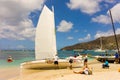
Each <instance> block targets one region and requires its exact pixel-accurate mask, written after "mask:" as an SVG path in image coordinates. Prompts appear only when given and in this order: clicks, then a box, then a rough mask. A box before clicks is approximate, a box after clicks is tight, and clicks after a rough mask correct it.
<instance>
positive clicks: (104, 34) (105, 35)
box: [94, 28, 120, 38]
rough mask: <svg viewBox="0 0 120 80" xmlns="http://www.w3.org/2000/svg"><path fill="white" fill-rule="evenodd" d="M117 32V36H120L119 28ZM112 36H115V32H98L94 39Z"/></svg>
mask: <svg viewBox="0 0 120 80" xmlns="http://www.w3.org/2000/svg"><path fill="white" fill-rule="evenodd" d="M115 32H116V34H120V28H117V29H116V31H115ZM111 35H114V33H113V30H109V31H106V32H102V31H98V32H97V33H96V35H95V36H94V37H95V38H99V37H107V36H111Z"/></svg>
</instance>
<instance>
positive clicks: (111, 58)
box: [96, 56, 115, 63]
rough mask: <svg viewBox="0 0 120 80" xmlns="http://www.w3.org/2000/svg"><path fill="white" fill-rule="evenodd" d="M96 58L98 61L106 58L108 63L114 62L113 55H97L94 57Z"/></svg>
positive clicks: (103, 60)
mask: <svg viewBox="0 0 120 80" xmlns="http://www.w3.org/2000/svg"><path fill="white" fill-rule="evenodd" d="M96 59H97V60H98V61H100V62H105V60H107V61H108V62H110V63H114V62H115V57H114V56H98V57H96Z"/></svg>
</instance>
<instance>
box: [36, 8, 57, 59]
mask: <svg viewBox="0 0 120 80" xmlns="http://www.w3.org/2000/svg"><path fill="white" fill-rule="evenodd" d="M56 54H57V49H56V35H55V22H54V12H52V11H51V10H50V9H48V7H47V6H44V7H43V10H42V12H41V15H40V17H39V21H38V24H37V28H36V36H35V57H36V60H40V59H46V58H53V57H54V56H55V55H56Z"/></svg>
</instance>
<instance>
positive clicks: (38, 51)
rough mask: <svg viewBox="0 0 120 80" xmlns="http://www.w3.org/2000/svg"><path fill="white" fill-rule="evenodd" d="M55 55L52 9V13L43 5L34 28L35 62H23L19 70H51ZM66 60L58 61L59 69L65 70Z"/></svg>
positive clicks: (67, 62) (76, 64)
mask: <svg viewBox="0 0 120 80" xmlns="http://www.w3.org/2000/svg"><path fill="white" fill-rule="evenodd" d="M56 55H57V48H56V34H55V22H54V9H53V8H52V11H51V10H50V9H49V8H48V7H47V6H46V5H44V7H43V10H42V12H41V15H40V17H39V21H38V24H37V28H36V36H35V59H36V60H35V61H29V62H24V63H22V64H21V68H27V69H37V68H38V69H53V68H55V67H56V65H55V64H54V62H53V61H54V60H53V59H54V57H55V56H56ZM68 66H69V61H68V60H67V59H58V67H59V68H67V67H68ZM78 66H81V65H80V63H78V62H75V63H73V67H78Z"/></svg>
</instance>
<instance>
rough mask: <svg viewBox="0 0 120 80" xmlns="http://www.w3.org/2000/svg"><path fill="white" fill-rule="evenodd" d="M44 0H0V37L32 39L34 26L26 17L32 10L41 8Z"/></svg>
mask: <svg viewBox="0 0 120 80" xmlns="http://www.w3.org/2000/svg"><path fill="white" fill-rule="evenodd" d="M44 2H45V0H10V1H9V0H0V22H1V24H0V38H5V39H13V40H26V39H29V40H33V39H34V35H35V34H34V33H35V28H34V26H33V23H32V21H31V20H30V19H29V18H28V17H29V14H30V13H31V12H32V11H34V10H38V9H39V10H41V8H42V6H43V3H44Z"/></svg>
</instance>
